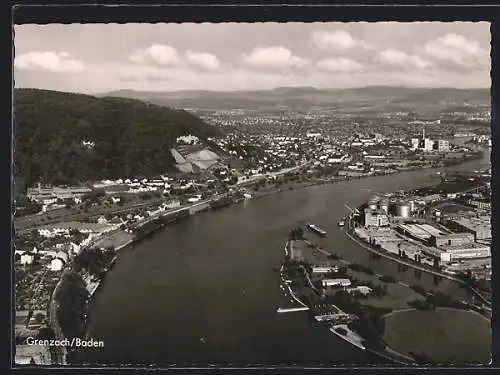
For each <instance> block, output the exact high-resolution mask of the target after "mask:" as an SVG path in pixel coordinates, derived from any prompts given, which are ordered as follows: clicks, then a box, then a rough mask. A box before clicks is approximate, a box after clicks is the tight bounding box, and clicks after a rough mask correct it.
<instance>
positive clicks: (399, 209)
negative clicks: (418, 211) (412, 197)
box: [396, 203, 411, 218]
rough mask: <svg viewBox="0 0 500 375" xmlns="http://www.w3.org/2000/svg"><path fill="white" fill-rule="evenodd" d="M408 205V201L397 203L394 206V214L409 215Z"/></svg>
mask: <svg viewBox="0 0 500 375" xmlns="http://www.w3.org/2000/svg"><path fill="white" fill-rule="evenodd" d="M410 211H411V209H410V205H409V204H408V203H399V204H398V205H397V206H396V216H399V217H405V218H407V217H410Z"/></svg>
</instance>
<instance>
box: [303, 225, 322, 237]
mask: <svg viewBox="0 0 500 375" xmlns="http://www.w3.org/2000/svg"><path fill="white" fill-rule="evenodd" d="M307 229H309V230H310V231H313V232H314V233H316V234H319V235H320V236H322V237H324V236H326V231H324V230H323V229H321V228H320V227H318V226H317V225H314V224H311V223H309V224H307Z"/></svg>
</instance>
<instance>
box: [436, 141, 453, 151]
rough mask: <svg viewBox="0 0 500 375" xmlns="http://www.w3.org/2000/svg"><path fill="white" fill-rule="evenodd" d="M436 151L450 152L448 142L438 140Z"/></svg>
mask: <svg viewBox="0 0 500 375" xmlns="http://www.w3.org/2000/svg"><path fill="white" fill-rule="evenodd" d="M438 151H439V152H446V151H450V142H449V141H447V140H446V139H440V140H438Z"/></svg>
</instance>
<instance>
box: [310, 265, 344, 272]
mask: <svg viewBox="0 0 500 375" xmlns="http://www.w3.org/2000/svg"><path fill="white" fill-rule="evenodd" d="M338 270H339V268H338V267H337V266H331V267H313V269H312V272H313V273H329V272H338Z"/></svg>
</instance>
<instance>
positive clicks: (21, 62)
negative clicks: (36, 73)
mask: <svg viewBox="0 0 500 375" xmlns="http://www.w3.org/2000/svg"><path fill="white" fill-rule="evenodd" d="M14 66H15V67H16V68H17V69H20V70H45V71H49V72H53V73H80V72H83V71H84V70H85V65H84V63H83V62H82V61H80V60H77V59H74V58H72V56H71V55H70V54H69V53H67V52H54V51H44V52H36V51H34V52H28V53H23V54H21V55H19V56H16V57H15V59H14Z"/></svg>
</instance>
